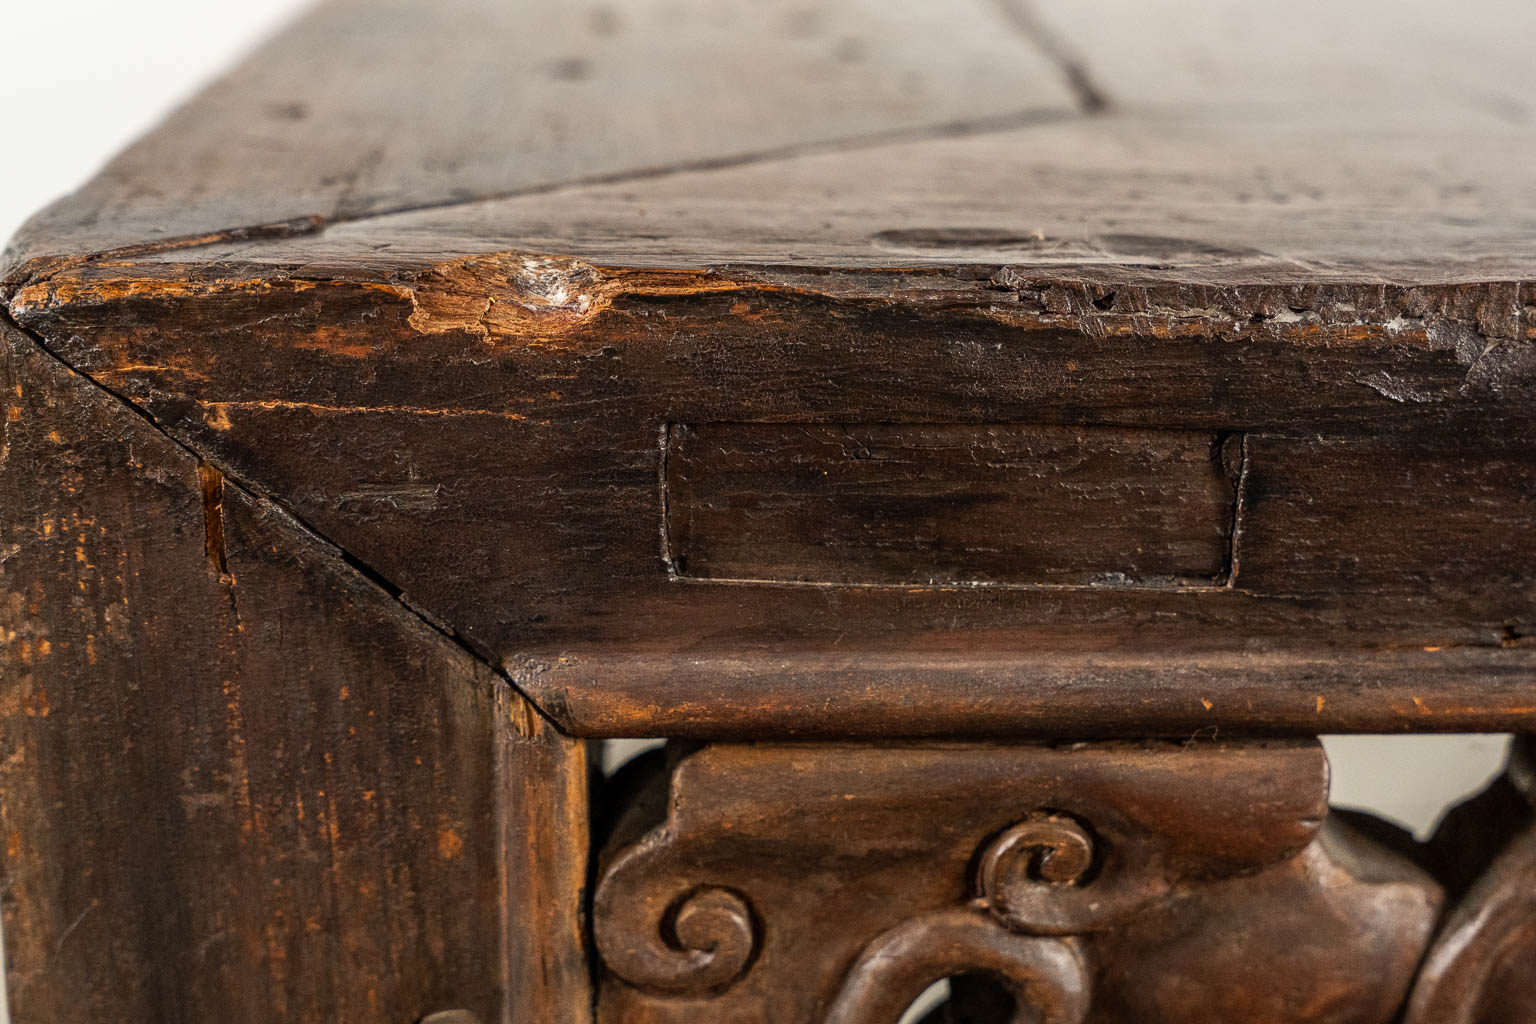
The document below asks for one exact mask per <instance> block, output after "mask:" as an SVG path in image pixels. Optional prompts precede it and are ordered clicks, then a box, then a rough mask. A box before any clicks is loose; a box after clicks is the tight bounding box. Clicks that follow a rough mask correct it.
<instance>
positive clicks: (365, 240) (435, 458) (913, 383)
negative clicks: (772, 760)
mask: <svg viewBox="0 0 1536 1024" xmlns="http://www.w3.org/2000/svg"><path fill="white" fill-rule="evenodd" d="M1481 6H1484V7H1486V8H1487V11H1486V12H1485V13H1486V14H1487V15H1488V16H1486V17H1483V16H1472V15H1470V14H1466V13H1462V14H1452V13H1451V12H1449V11H1448V10H1447V9H1446V8H1445V6H1444V5H1443V4H1432V3H1428V2H1409V3H1387V2H1382V0H1370V2H1361V3H1353V4H1337V3H1323V2H1302V3H1280V2H1258V0H1254V2H1249V3H1245V4H1231V3H1225V2H1219V0H1200V2H1193V3H1184V4H1180V5H1177V6H1176V7H1173V6H1170V7H1168V8H1160V7H1155V6H1152V5H1147V4H1144V3H1139V2H1135V0H1071V2H1069V0H1037V2H1034V3H1026V2H1025V0H969V2H963V3H954V4H942V5H941V4H889V3H876V2H874V0H847V2H844V3H840V4H837V5H824V6H821V5H808V4H796V3H789V2H752V3H748V2H744V0H743V2H728V3H719V2H705V0H647V2H642V3H627V4H622V5H621V4H614V5H611V6H606V7H605V6H586V5H568V4H559V3H554V2H542V0H541V2H538V3H528V4H519V5H509V4H501V3H494V2H490V0H453V2H440V3H425V2H414V3H412V2H406V0H389V2H387V3H376V2H369V3H363V2H332V3H327V4H324V5H322V6H320V7H319V8H317V9H316V10H314V11H313V12H312V13H310V14H309V15H307V16H306V17H305V18H304V19H302V20H301V21H300V22H299V23H297V24H296V25H294V26H293V27H292V28H291V29H289V30H288V31H287V32H286V33H285V34H284V35H283V36H281V37H280V38H278V39H276V40H274V41H273V42H271V43H270V44H268V45H267V46H266V47H265V48H263V49H262V50H261V51H259V52H258V53H256V54H255V55H253V56H252V57H251V58H250V59H249V60H248V61H247V62H246V63H244V64H243V65H241V66H240V67H238V68H236V69H235V70H234V71H232V72H231V73H230V74H229V75H228V76H226V77H225V78H223V79H221V80H220V81H218V82H216V83H214V84H213V85H211V86H210V87H209V88H208V89H207V90H205V91H204V92H203V93H202V94H201V95H199V96H198V97H196V98H195V99H193V100H192V101H190V102H189V103H188V104H187V105H186V106H184V107H183V108H182V109H181V110H179V111H177V112H176V113H175V114H173V115H172V116H171V117H170V118H169V120H168V121H167V122H166V123H165V124H164V125H163V126H162V127H161V128H159V129H158V130H156V131H155V132H154V133H152V134H151V135H149V136H148V137H146V138H145V139H143V140H142V141H140V142H139V143H137V144H136V145H135V146H133V147H132V148H131V149H129V150H128V151H127V152H125V153H124V154H123V155H122V156H120V157H119V158H117V159H116V160H115V161H114V162H113V163H112V164H111V165H109V166H108V167H107V168H106V169H105V170H104V171H103V172H102V173H101V174H100V175H99V176H98V177H97V178H96V179H95V180H93V181H92V182H91V183H90V184H88V185H87V186H86V187H85V188H84V189H82V190H81V191H80V192H78V193H76V194H75V195H74V196H71V197H69V198H67V199H65V200H63V201H61V202H60V203H58V204H56V205H55V206H53V207H51V208H49V209H48V210H45V211H43V212H42V213H40V214H39V215H38V216H37V217H36V218H34V219H33V220H32V221H31V222H30V223H29V224H28V225H27V226H26V227H25V228H24V229H23V230H22V231H21V233H20V234H19V235H18V236H17V238H16V239H14V240H13V241H12V244H11V246H10V248H9V249H8V250H7V255H6V258H5V260H4V262H3V263H0V279H3V281H4V293H3V294H4V295H5V298H6V302H7V305H8V309H9V313H10V315H11V317H13V318H14V319H15V321H16V322H18V323H19V324H20V325H22V326H23V327H25V328H26V329H27V330H28V331H30V332H32V333H33V334H34V336H36V337H37V338H38V339H39V341H40V343H41V344H43V345H44V346H46V347H47V348H48V350H49V351H50V352H52V353H53V354H54V355H56V356H57V357H58V358H60V359H62V360H64V361H66V362H67V363H68V364H69V365H70V366H71V367H72V368H74V369H76V370H78V371H79V372H82V373H85V374H87V375H89V376H90V377H91V378H92V379H93V380H95V381H96V382H97V383H98V384H101V385H102V386H103V388H105V389H106V391H107V392H109V393H110V394H111V395H112V396H114V397H115V398H116V399H120V400H123V401H127V402H130V403H132V404H134V405H135V406H137V407H138V408H140V409H141V410H143V411H144V412H145V413H146V415H148V416H150V417H151V418H152V419H153V420H154V421H155V422H156V424H157V425H159V426H160V428H161V429H162V430H164V431H166V432H167V433H169V434H170V435H171V436H172V437H174V438H176V439H177V440H178V441H180V442H181V443H183V444H184V445H186V446H188V447H190V448H191V449H192V450H194V451H196V452H197V453H198V454H199V455H200V456H201V457H203V458H205V459H207V460H208V462H209V463H210V464H212V465H216V466H218V467H219V468H220V469H221V470H222V471H223V472H224V473H226V474H227V475H228V477H229V478H230V480H232V481H234V482H235V484H237V485H239V486H245V487H248V488H249V489H251V490H252V491H254V492H256V493H258V494H262V495H267V496H270V497H272V498H273V499H274V500H276V501H278V502H279V503H280V504H282V505H283V506H284V507H286V508H288V509H289V510H290V511H291V512H292V513H293V514H294V515H295V516H296V517H297V518H298V519H299V520H300V521H301V522H302V523H303V524H304V525H305V527H306V528H307V529H310V530H312V531H314V532H315V533H317V534H319V535H320V536H322V537H324V538H326V539H327V540H329V541H331V542H333V543H334V544H336V545H337V546H339V547H340V548H341V549H343V550H344V551H345V552H346V556H347V558H348V559H349V560H350V561H351V562H352V563H353V564H354V566H356V568H357V569H358V571H360V572H364V573H366V574H368V576H369V577H370V578H371V579H374V580H375V581H376V582H377V583H378V584H379V585H380V586H382V587H385V588H386V589H387V590H389V591H390V592H391V593H392V594H394V595H396V596H398V597H399V598H400V599H401V600H402V601H403V602H405V603H406V604H407V605H408V606H409V607H410V608H411V609H413V610H414V611H416V612H417V613H418V614H420V615H422V616H423V617H425V618H426V619H427V620H428V621H430V622H432V623H433V624H434V625H436V626H438V628H440V629H442V630H443V631H444V632H445V633H446V634H449V635H451V636H453V637H454V638H455V639H456V640H457V641H459V642H462V643H464V644H466V645H467V646H469V647H470V648H471V649H473V650H474V651H475V652H477V653H478V654H480V655H481V656H482V657H484V658H485V659H487V660H488V661H491V662H492V663H494V664H496V665H497V666H498V667H499V668H501V669H502V670H503V671H504V672H505V673H507V674H508V676H509V677H511V678H512V679H513V681H514V682H515V683H517V684H518V685H519V686H521V687H522V688H523V689H524V690H525V691H526V692H527V693H529V694H530V695H531V696H533V697H534V698H535V699H536V700H537V701H538V702H539V703H540V705H541V706H542V707H543V708H544V709H545V710H546V711H548V712H549V713H550V714H551V716H552V717H554V718H555V719H556V720H557V721H558V722H560V723H561V724H562V725H564V726H565V727H567V728H569V729H571V730H573V731H576V732H578V733H584V734H593V735H644V734H650V733H662V732H666V733H671V734H682V733H693V734H701V735H724V734H731V733H745V732H752V733H754V734H761V733H789V734H813V733H822V734H831V733H837V734H848V733H889V732H893V731H896V732H903V733H909V734H915V733H945V734H953V733H961V732H990V733H996V732H1000V731H1004V732H1006V731H1018V732H1029V731H1050V732H1054V733H1057V734H1061V733H1073V734H1083V735H1087V734H1091V733H1106V732H1122V733H1123V732H1148V731H1156V732H1180V731H1189V730H1194V729H1202V728H1221V729H1228V730H1230V729H1234V728H1235V729H1239V730H1243V729H1257V730H1281V731H1325V730H1336V729H1398V728H1506V727H1510V726H1511V724H1512V723H1514V722H1517V721H1523V720H1524V718H1525V717H1529V716H1531V715H1533V714H1536V702H1533V701H1531V699H1530V687H1529V684H1528V682H1527V680H1528V679H1529V678H1530V673H1531V670H1532V668H1533V667H1536V655H1533V653H1532V652H1533V650H1536V641H1529V640H1528V638H1529V637H1531V636H1533V635H1536V582H1533V579H1532V574H1531V567H1532V565H1533V564H1536V527H1533V525H1532V520H1533V517H1532V516H1531V515H1530V510H1531V509H1532V507H1533V504H1532V502H1533V500H1536V445H1533V443H1532V441H1533V440H1536V417H1533V410H1536V405H1533V404H1532V399H1533V398H1536V394H1533V392H1536V326H1533V325H1532V323H1531V313H1532V310H1533V308H1536V299H1533V298H1532V297H1531V296H1532V293H1531V291H1530V288H1531V286H1530V285H1529V284H1528V283H1527V282H1529V281H1531V280H1536V189H1533V188H1532V187H1531V181H1530V173H1529V171H1528V170H1527V168H1528V167H1529V166H1531V165H1532V161H1531V157H1533V156H1536V85H1531V84H1530V81H1529V77H1528V76H1526V75H1525V74H1524V64H1525V63H1526V60H1527V58H1528V50H1529V47H1528V43H1527V41H1528V40H1529V39H1531V38H1536V35H1533V31H1532V30H1533V29H1536V9H1531V8H1530V7H1529V5H1508V6H1507V7H1506V6H1504V5H1495V4H1491V3H1490V4H1486V5H1481ZM1495 8H1496V9H1495ZM1495 15H1496V16H1495Z"/></svg>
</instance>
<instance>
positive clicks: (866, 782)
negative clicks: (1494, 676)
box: [593, 740, 1441, 1024]
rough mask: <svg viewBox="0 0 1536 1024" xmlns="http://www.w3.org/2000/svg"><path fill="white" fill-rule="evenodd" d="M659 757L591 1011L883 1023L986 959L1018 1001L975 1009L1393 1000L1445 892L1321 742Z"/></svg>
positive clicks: (1248, 1023)
mask: <svg viewBox="0 0 1536 1024" xmlns="http://www.w3.org/2000/svg"><path fill="white" fill-rule="evenodd" d="M671 761H672V763H671V765H670V768H668V767H667V766H665V765H661V764H659V763H658V762H655V761H653V762H651V764H650V765H649V766H642V767H641V768H640V769H639V770H640V771H647V770H649V771H653V772H655V774H654V775H653V776H652V777H651V778H650V780H649V785H650V787H651V792H649V793H648V794H647V795H646V796H644V797H642V798H641V799H638V800H636V801H634V802H633V803H632V804H631V807H630V818H631V819H632V820H629V821H626V822H624V823H622V824H621V826H620V827H619V828H618V829H617V830H616V832H615V834H614V836H613V837H612V839H611V840H610V841H609V842H608V843H607V844H606V845H605V847H604V850H603V853H602V855H601V857H600V876H599V877H600V881H599V882H598V886H597V890H596V894H595V899H594V904H593V917H594V930H595V937H596V943H597V947H598V951H599V953H600V955H601V957H602V962H603V968H604V969H603V974H602V977H601V980H600V984H599V1000H598V1020H599V1021H602V1022H614V1024H641V1022H645V1024H661V1022H670V1024H684V1022H689V1024H692V1022H699V1021H733V1022H735V1021H741V1022H746V1021H758V1020H772V1021H777V1022H784V1024H820V1022H823V1021H827V1022H833V1021H835V1022H838V1024H884V1022H889V1021H890V1020H892V1019H895V1018H896V1017H897V1016H899V1014H900V1012H901V1011H902V1010H903V1009H905V1008H906V1006H907V1004H908V1003H909V1002H910V1001H911V1000H912V999H914V998H915V997H916V996H917V995H918V994H919V993H920V992H922V991H923V989H924V988H926V987H927V985H929V984H930V983H932V982H934V981H937V980H939V979H941V978H945V977H950V976H952V975H968V976H972V979H971V980H974V976H975V975H992V976H996V977H998V978H1000V979H1001V980H1002V981H1003V982H1004V983H1005V985H1006V986H1007V987H1008V988H1009V989H1012V990H1013V991H1014V993H1015V994H1016V995H1017V996H1018V997H1019V1002H1020V1004H1021V1009H1020V1012H1019V1013H1018V1014H1016V1015H1003V1014H996V1013H993V1014H979V1015H978V1016H977V1017H976V1018H975V1019H977V1020H1005V1019H1035V1016H1034V1014H1031V1013H1029V1012H1028V1011H1029V1010H1037V1011H1039V1016H1038V1019H1040V1020H1042V1021H1051V1022H1059V1024H1080V1022H1084V1021H1086V1022H1088V1024H1188V1022H1189V1021H1193V1020H1201V1021H1212V1022H1221V1024H1384V1022H1387V1021H1391V1020H1393V1019H1395V1017H1396V1014H1397V1011H1398V1010H1399V1008H1400V1006H1401V1004H1402V1001H1403V999H1404V997H1405V995H1406V992H1407V989H1408V986H1409V983H1410V981H1411V979H1412V976H1413V972H1414V970H1415V968H1416V967H1417V965H1418V962H1419V959H1420V957H1421V956H1422V955H1423V952H1424V949H1425V947H1426V946H1427V945H1428V942H1429V938H1430V932H1431V930H1432V928H1433V925H1434V922H1435V918H1436V914H1437V911H1438V909H1439V904H1440V900H1441V893H1440V888H1439V886H1438V885H1437V884H1436V883H1435V882H1434V881H1433V880H1432V879H1430V878H1429V876H1428V875H1427V874H1425V873H1424V872H1423V871H1422V870H1420V869H1419V868H1417V867H1415V866H1414V865H1413V864H1412V863H1411V862H1409V861H1408V860H1407V859H1406V858H1404V857H1402V856H1399V855H1397V854H1395V853H1393V852H1391V851H1390V850H1388V849H1387V848H1385V847H1384V846H1382V845H1380V844H1379V843H1377V842H1375V841H1373V840H1372V839H1370V838H1368V837H1367V836H1366V835H1364V834H1362V833H1361V832H1359V831H1358V830H1355V829H1352V828H1351V827H1349V826H1348V825H1347V824H1346V823H1345V822H1342V821H1335V820H1332V819H1329V818H1328V809H1327V786H1328V781H1327V764H1326V761H1325V760H1324V759H1323V757H1322V754H1321V750H1320V748H1319V747H1317V745H1316V744H1315V741H1297V742H1269V743H1264V742H1241V741H1237V742H1202V741H1198V740H1197V741H1191V742H1189V743H1077V744H1060V745H1056V746H1051V745H1045V744H1041V745H1031V744H1005V743H978V744H959V743H928V744H914V743H900V742H887V743H883V744H879V745H856V744H743V745H739V746H720V745H706V746H704V747H703V748H702V749H699V750H679V751H675V752H674V754H673V756H672V758H671ZM1325 819H1328V820H1326V821H1325ZM961 1019H965V1018H964V1017H962V1018H961Z"/></svg>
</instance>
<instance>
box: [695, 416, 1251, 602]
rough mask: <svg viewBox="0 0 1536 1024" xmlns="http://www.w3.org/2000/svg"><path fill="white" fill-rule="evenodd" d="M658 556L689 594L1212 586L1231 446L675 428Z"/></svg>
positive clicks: (1226, 544)
mask: <svg viewBox="0 0 1536 1024" xmlns="http://www.w3.org/2000/svg"><path fill="white" fill-rule="evenodd" d="M665 445H666V451H665V453H664V456H665V467H664V492H665V493H664V499H665V502H666V526H667V537H666V544H667V554H668V557H669V559H670V562H671V566H672V569H673V571H674V572H675V574H676V575H677V576H679V577H683V578H689V579H721V580H725V579H732V580H761V581H779V582H804V583H829V584H873V585H912V586H924V585H944V584H961V585H963V584H1001V585H1021V586H1028V585H1057V586H1092V585H1099V586H1122V587H1159V588H1163V587H1190V586H1196V587H1210V586H1221V585H1223V584H1224V583H1225V581H1226V578H1227V575H1228V572H1229V570H1230V564H1231V557H1230V554H1231V537H1232V523H1233V518H1234V515H1235V514H1237V511H1238V510H1237V505H1238V500H1237V492H1238V478H1239V476H1240V473H1241V469H1242V442H1241V438H1239V437H1236V436H1225V437H1224V436H1223V435H1218V434H1215V433H1211V432H1205V431H1182V430H1130V429H1122V428H1115V427H1056V426H1027V425H1018V424H981V425H972V424H915V425H914V424H853V425H844V424H784V423H708V424H699V425H684V424H676V425H673V426H671V427H669V428H668V430H667V433H666V440H665Z"/></svg>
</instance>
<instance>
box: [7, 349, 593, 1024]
mask: <svg viewBox="0 0 1536 1024" xmlns="http://www.w3.org/2000/svg"><path fill="white" fill-rule="evenodd" d="M0 342H3V359H0V383H3V389H4V399H3V408H4V411H5V414H4V417H3V419H4V423H3V435H0V505H3V507H4V508H5V509H6V512H7V515H6V518H5V519H4V522H3V523H0V616H3V618H0V629H3V635H4V637H5V643H4V644H3V645H0V678H3V679H4V687H3V693H4V700H3V703H0V792H3V794H4V799H3V801H0V829H3V832H4V835H5V836H6V837H7V838H6V842H5V845H4V848H3V873H4V878H5V883H6V884H5V887H4V901H3V906H4V932H5V949H6V964H7V968H8V983H9V999H10V1010H11V1015H12V1019H13V1020H15V1021H17V1022H18V1024H31V1022H34V1021H35V1022H44V1021H47V1022H50V1024H53V1022H64V1021H81V1022H85V1021H91V1022H96V1021H102V1020H117V1021H151V1020H153V1021H212V1020H218V1021H231V1022H235V1021H251V1022H256V1021H269V1020H272V1019H274V1017H277V1018H281V1019H283V1020H289V1021H312V1022H316V1024H318V1022H322V1021H324V1022H329V1021H335V1020H381V1021H382V1020H388V1021H413V1020H416V1019H417V1018H419V1017H421V1016H423V1015H424V1014H426V1013H429V1012H434V1011H437V1010H442V1009H448V1008H461V1007H462V1008H471V1009H473V1011H474V1012H475V1013H476V1014H478V1016H479V1018H480V1019H481V1020H482V1021H485V1022H487V1024H489V1022H492V1021H500V1020H507V1021H511V1020H541V1021H572V1022H577V1021H581V1020H584V1019H586V1016H587V1005H588V1004H587V997H586V996H585V994H584V992H585V990H586V978H587V973H586V972H587V968H586V965H585V958H584V952H583V938H582V933H583V925H582V921H581V906H580V896H579V894H580V891H581V886H582V883H583V879H584V877H585V871H586V867H585V865H586V846H587V840H586V809H585V786H586V761H585V751H584V748H583V746H582V745H581V744H580V743H578V742H576V741H572V740H569V739H566V738H565V737H562V736H560V735H559V734H558V733H557V732H556V731H555V730H554V729H553V728H552V727H551V726H550V725H549V723H548V722H547V721H545V720H544V719H543V718H542V717H541V716H540V715H539V714H538V712H537V711H535V710H534V709H533V708H532V706H531V705H530V704H529V703H528V702H527V701H526V700H524V699H523V698H521V697H519V696H518V695H516V694H515V693H512V692H511V691H510V690H509V688H508V687H507V684H506V683H505V681H504V680H501V679H499V678H498V677H496V676H495V675H494V674H493V673H492V672H490V671H489V670H487V669H486V668H485V667H484V666H483V665H480V664H479V663H477V662H476V661H475V660H474V659H473V658H472V657H470V656H468V655H467V654H466V653H465V652H463V651H462V650H461V649H459V648H458V647H457V646H456V645H455V644H453V643H452V642H450V641H449V640H448V639H446V638H445V637H443V636H442V635H441V634H439V633H438V632H436V631H435V630H434V629H432V628H431V627H430V626H428V625H427V624H426V623H424V622H423V621H422V620H421V619H420V618H419V617H417V616H416V615H415V614H413V613H412V612H411V611H409V610H408V609H407V608H405V607H404V606H403V605H401V604H400V603H399V602H398V601H396V600H394V599H392V598H391V597H390V596H389V595H388V594H387V593H385V592H384V591H383V590H381V589H380V588H379V587H378V586H377V585H376V584H375V583H373V582H371V581H369V580H368V579H366V578H364V577H363V576H362V575H361V574H360V573H359V572H358V571H357V570H356V569H354V568H352V567H350V566H348V565H347V564H346V562H345V561H344V557H343V555H342V553H341V552H339V551H337V550H336V549H334V548H332V547H331V546H330V545H328V544H326V543H325V542H323V541H321V540H319V539H317V538H315V537H313V536H312V535H311V534H309V533H308V531H306V530H304V529H303V528H302V527H301V526H299V525H298V524H297V523H295V522H294V521H293V520H292V519H291V518H290V517H289V516H288V515H287V514H286V513H284V512H282V511H281V510H279V509H277V508H276V507H274V506H273V505H272V504H271V503H270V502H267V501H264V500H262V499H260V498H257V497H254V496H252V495H250V494H249V493H247V492H246V491H244V490H242V489H241V488H239V487H237V486H235V485H233V484H231V483H229V482H228V481H226V480H224V479H223V478H222V477H221V476H220V475H219V473H218V472H217V471H216V470H212V469H210V467H208V465H207V464H206V463H200V462H199V461H198V460H197V459H196V458H195V457H194V456H192V455H191V454H189V453H188V452H187V451H185V450H184V449H182V448H181V447H180V446H178V445H177V444H175V443H174V442H173V441H171V440H170V439H168V438H166V437H165V436H164V435H163V434H161V433H160V432H159V431H158V430H156V429H155V427H154V426H153V425H152V424H150V423H149V422H148V421H146V420H145V419H144V417H142V416H141V415H139V414H138V413H136V412H134V411H132V410H130V409H128V408H126V407H125V406H124V405H123V404H122V403H121V402H119V401H118V400H117V399H115V398H114V397H112V396H110V395H108V394H106V393H104V392H102V391H101V390H100V389H99V388H98V387H96V386H94V385H93V384H91V383H89V382H88V381H87V380H85V379H84V378H82V377H80V376H78V375H77V374H74V373H72V372H70V371H69V370H67V369H66V368H65V367H63V366H62V365H61V364H59V363H58V362H57V361H56V360H55V359H53V358H52V357H51V356H48V355H47V354H45V353H44V352H42V351H41V350H40V349H38V348H37V346H36V345H35V344H34V343H33V342H32V341H31V340H29V339H27V338H25V337H23V336H22V335H20V334H18V333H17V332H15V331H13V330H10V329H9V328H0Z"/></svg>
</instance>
